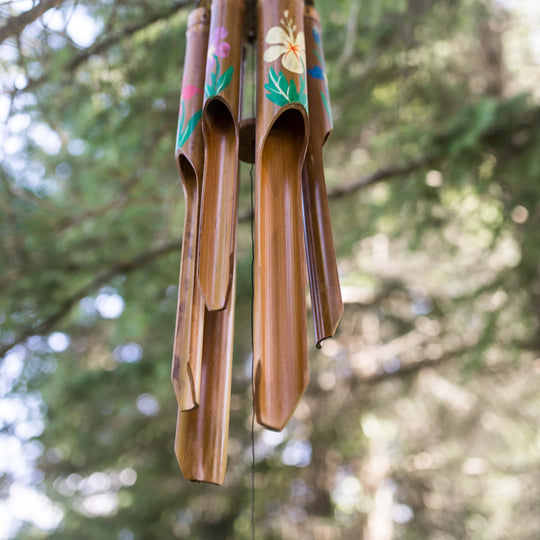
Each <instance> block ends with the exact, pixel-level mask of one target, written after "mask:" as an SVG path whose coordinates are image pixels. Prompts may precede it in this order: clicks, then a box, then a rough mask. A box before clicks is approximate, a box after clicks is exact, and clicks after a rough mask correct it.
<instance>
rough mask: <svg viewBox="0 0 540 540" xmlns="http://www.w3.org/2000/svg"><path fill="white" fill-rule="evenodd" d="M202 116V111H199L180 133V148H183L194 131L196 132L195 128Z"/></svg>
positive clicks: (178, 145)
mask: <svg viewBox="0 0 540 540" xmlns="http://www.w3.org/2000/svg"><path fill="white" fill-rule="evenodd" d="M201 116H202V109H201V110H200V111H197V112H196V113H195V114H194V115H193V116H192V117H191V119H190V121H189V122H188V123H187V125H186V127H185V128H184V129H183V130H182V132H181V133H180V136H179V138H178V144H177V147H178V148H181V147H182V146H184V144H185V143H186V141H187V140H188V139H189V138H190V137H191V134H192V133H193V131H195V128H196V127H197V124H198V123H199V120H200V119H201Z"/></svg>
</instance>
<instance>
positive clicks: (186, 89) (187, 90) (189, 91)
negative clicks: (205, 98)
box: [180, 84, 203, 101]
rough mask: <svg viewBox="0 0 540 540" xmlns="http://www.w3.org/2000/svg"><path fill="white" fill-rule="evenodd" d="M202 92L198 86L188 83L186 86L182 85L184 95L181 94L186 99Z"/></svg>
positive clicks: (181, 97) (182, 98)
mask: <svg viewBox="0 0 540 540" xmlns="http://www.w3.org/2000/svg"><path fill="white" fill-rule="evenodd" d="M202 93H203V92H202V90H199V89H198V88H197V87H196V86H193V85H192V84H186V85H185V86H182V95H181V96H180V99H181V100H182V101H184V100H186V99H191V98H192V97H193V96H194V95H195V94H202Z"/></svg>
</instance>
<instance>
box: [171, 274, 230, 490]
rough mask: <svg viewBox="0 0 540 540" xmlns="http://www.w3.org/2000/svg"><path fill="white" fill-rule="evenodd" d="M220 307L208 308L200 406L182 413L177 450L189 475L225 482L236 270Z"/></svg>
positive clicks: (182, 468)
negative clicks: (217, 309)
mask: <svg viewBox="0 0 540 540" xmlns="http://www.w3.org/2000/svg"><path fill="white" fill-rule="evenodd" d="M232 281H233V283H232V287H231V294H230V295H229V296H228V298H227V303H226V305H225V308H224V309H222V310H220V311H208V310H207V309H205V317H204V318H205V323H204V339H203V354H202V378H201V394H200V400H199V406H198V407H197V408H196V409H193V410H191V411H186V412H180V411H179V413H178V419H177V426H176V440H175V453H176V457H177V459H178V463H179V464H180V468H181V470H182V473H183V474H184V476H185V478H187V479H188V480H193V481H197V482H209V483H212V484H220V485H221V484H223V479H224V476H225V469H226V467H227V446H228V440H229V410H230V398H231V377H232V364H233V332H234V306H235V293H236V287H235V273H234V275H233V280H232Z"/></svg>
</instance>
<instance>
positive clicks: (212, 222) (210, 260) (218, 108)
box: [198, 0, 244, 311]
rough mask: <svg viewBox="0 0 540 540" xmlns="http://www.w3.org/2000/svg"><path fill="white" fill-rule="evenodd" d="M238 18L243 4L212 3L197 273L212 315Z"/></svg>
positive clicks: (219, 302)
mask: <svg viewBox="0 0 540 540" xmlns="http://www.w3.org/2000/svg"><path fill="white" fill-rule="evenodd" d="M243 17H244V1H243V0H213V2H212V15H211V23H210V39H209V43H208V59H207V63H206V83H205V104H204V109H203V118H202V123H203V136H204V146H205V165H204V179H203V195H202V201H201V221H200V236H199V271H198V273H199V283H200V286H201V289H202V292H203V295H204V298H205V300H206V305H207V307H208V309H209V310H212V311H213V310H217V309H222V308H223V307H224V306H225V303H226V300H227V297H228V295H229V291H230V286H231V282H232V275H233V263H234V254H233V245H234V237H235V235H236V220H237V198H238V144H239V133H238V114H239V107H240V65H241V57H242V48H243V47H242V45H243V39H242V38H243Z"/></svg>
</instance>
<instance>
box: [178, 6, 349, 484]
mask: <svg viewBox="0 0 540 540" xmlns="http://www.w3.org/2000/svg"><path fill="white" fill-rule="evenodd" d="M208 4H210V2H199V3H198V7H197V8H195V9H194V10H193V11H192V13H191V14H190V16H189V18H188V28H187V43H186V57H185V63H184V76H183V82H182V93H181V97H180V114H179V122H178V132H177V141H176V160H177V163H178V168H179V171H180V177H181V181H182V186H183V189H184V194H185V205H186V210H185V224H184V233H183V247H182V258H181V264H180V281H179V292H178V311H177V319H176V329H175V341H174V353H173V362H172V372H171V379H172V383H173V387H174V391H175V394H176V399H177V402H178V417H177V427H176V440H175V452H176V456H177V459H178V462H179V464H180V468H181V469H182V472H183V474H184V476H185V477H186V478H188V479H190V480H194V481H200V482H210V483H214V484H222V483H223V479H224V475H225V468H226V461H227V441H228V431H229V405H230V390H231V376H232V341H233V319H234V305H235V277H236V275H235V274H236V271H235V266H236V229H237V201H238V176H239V159H242V160H243V161H247V162H250V163H255V186H254V192H255V196H254V209H253V210H254V233H255V234H254V237H255V238H254V241H255V246H254V257H255V259H254V275H253V287H254V306H253V348H254V350H253V362H254V365H253V374H254V376H253V392H254V402H255V412H256V417H257V421H258V422H259V423H260V424H261V425H263V426H265V427H267V428H269V429H273V430H281V429H283V427H284V426H285V425H286V423H287V421H288V420H289V418H290V417H291V415H292V414H293V412H294V410H295V408H296V406H297V405H298V402H299V401H300V399H301V397H302V394H303V393H304V391H305V389H306V386H307V384H308V378H309V366H308V343H307V322H306V321H307V316H306V300H305V289H306V270H305V269H306V264H307V270H308V272H307V274H308V276H309V284H310V290H311V299H312V304H313V319H314V325H315V338H316V342H317V346H319V347H320V343H321V341H322V340H324V339H325V338H327V337H330V336H332V335H334V333H335V331H336V328H337V325H338V323H339V320H340V318H341V315H342V313H343V304H342V300H341V292H340V287H339V279H338V273H337V265H336V258H335V253H334V243H333V239H332V231H331V227H330V216H329V209H328V199H327V195H326V186H325V180H324V171H323V163H322V148H323V145H324V143H325V142H326V140H327V139H328V136H329V135H330V133H331V131H332V117H331V112H330V106H329V96H328V84H327V79H326V73H325V67H324V59H323V51H322V43H321V28H320V20H319V16H318V14H317V12H316V10H315V8H314V7H313V5H312V2H307V3H306V4H309V5H304V1H303V0H258V1H255V0H213V1H212V2H211V8H210V9H209V8H208V7H207V5H208ZM250 43H254V44H255V46H256V54H257V64H258V69H257V110H256V118H255V119H252V118H247V119H240V110H241V95H242V89H241V84H242V79H243V65H244V59H245V51H246V46H245V45H246V44H250ZM308 111H309V113H308Z"/></svg>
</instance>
